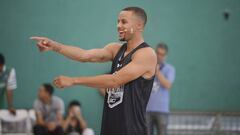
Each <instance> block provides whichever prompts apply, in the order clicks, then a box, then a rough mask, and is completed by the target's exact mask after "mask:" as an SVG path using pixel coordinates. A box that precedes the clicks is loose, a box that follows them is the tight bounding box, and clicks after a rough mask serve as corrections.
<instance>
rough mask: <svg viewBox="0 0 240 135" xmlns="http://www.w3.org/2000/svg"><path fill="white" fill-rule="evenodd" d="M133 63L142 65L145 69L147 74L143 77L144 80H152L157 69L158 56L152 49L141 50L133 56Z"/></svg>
mask: <svg viewBox="0 0 240 135" xmlns="http://www.w3.org/2000/svg"><path fill="white" fill-rule="evenodd" d="M132 59H133V61H135V63H137V64H140V65H141V67H143V68H144V70H145V73H144V74H143V75H142V77H143V78H146V79H150V78H152V76H153V75H154V74H155V68H156V65H157V56H156V53H155V51H154V50H153V49H152V48H150V47H146V48H142V49H139V50H138V51H137V52H136V53H135V54H134V56H133V58H132Z"/></svg>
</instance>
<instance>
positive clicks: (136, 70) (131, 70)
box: [115, 63, 146, 84]
mask: <svg viewBox="0 0 240 135" xmlns="http://www.w3.org/2000/svg"><path fill="white" fill-rule="evenodd" d="M145 72H146V67H145V66H143V65H140V64H137V63H129V64H128V65H126V66H125V67H123V68H122V69H121V70H119V71H118V72H117V73H116V75H115V76H116V78H117V80H118V81H119V83H120V84H125V83H128V82H130V81H132V80H134V79H137V78H138V77H141V76H142V75H143V74H144V73H145Z"/></svg>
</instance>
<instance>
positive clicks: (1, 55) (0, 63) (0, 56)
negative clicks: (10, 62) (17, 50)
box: [0, 53, 5, 65]
mask: <svg viewBox="0 0 240 135" xmlns="http://www.w3.org/2000/svg"><path fill="white" fill-rule="evenodd" d="M4 64H5V58H4V55H3V54H1V53H0V65H4Z"/></svg>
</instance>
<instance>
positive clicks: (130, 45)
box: [127, 33, 144, 52]
mask: <svg viewBox="0 0 240 135" xmlns="http://www.w3.org/2000/svg"><path fill="white" fill-rule="evenodd" d="M143 42H144V39H143V36H142V34H141V33H139V34H138V35H136V36H134V37H133V38H132V39H131V40H129V41H127V52H129V51H131V50H133V49H134V48H136V47H137V46H139V45H140V44H141V43H143Z"/></svg>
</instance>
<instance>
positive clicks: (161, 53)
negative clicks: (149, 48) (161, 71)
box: [156, 48, 167, 64]
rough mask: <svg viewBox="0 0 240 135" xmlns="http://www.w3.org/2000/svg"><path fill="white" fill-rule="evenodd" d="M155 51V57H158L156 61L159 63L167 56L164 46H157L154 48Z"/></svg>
mask: <svg viewBox="0 0 240 135" xmlns="http://www.w3.org/2000/svg"><path fill="white" fill-rule="evenodd" d="M156 53H157V59H158V63H159V64H161V63H163V62H164V60H165V59H166V57H167V52H166V50H165V49H164V48H158V49H157V50H156Z"/></svg>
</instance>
